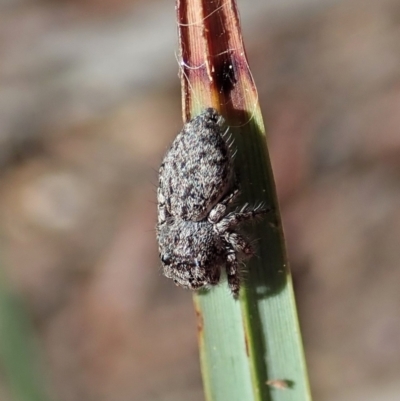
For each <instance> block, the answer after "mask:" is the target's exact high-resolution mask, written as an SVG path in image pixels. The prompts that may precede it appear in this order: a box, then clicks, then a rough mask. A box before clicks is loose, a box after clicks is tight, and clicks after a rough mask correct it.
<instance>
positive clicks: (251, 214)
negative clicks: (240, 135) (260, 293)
mask: <svg viewBox="0 0 400 401" xmlns="http://www.w3.org/2000/svg"><path fill="white" fill-rule="evenodd" d="M223 124H224V119H223V117H222V116H221V115H220V114H219V113H218V112H217V111H216V110H215V109H213V108H208V109H206V110H205V111H203V112H202V113H201V114H200V115H198V116H197V117H195V118H193V119H192V120H190V121H189V122H188V123H186V124H185V125H184V127H183V129H182V131H181V132H180V133H179V134H178V136H177V137H176V138H175V140H174V141H173V143H172V145H171V147H170V149H169V150H168V151H167V153H166V155H165V157H164V160H163V162H162V163H161V166H160V171H159V186H158V190H157V201H158V224H157V239H158V244H159V253H160V258H161V262H162V270H163V273H164V275H165V276H166V277H168V278H171V279H173V280H174V282H175V283H176V284H177V285H179V286H181V287H184V288H190V289H192V290H198V289H200V288H203V287H209V286H213V285H216V284H218V283H219V280H220V275H221V268H222V267H223V266H225V268H226V273H227V278H228V285H229V288H230V290H231V291H232V293H233V295H234V296H235V297H237V296H238V294H239V290H240V268H239V255H241V256H244V257H246V256H247V257H249V256H251V255H253V254H254V251H253V248H252V246H251V245H250V244H249V243H248V242H247V240H246V239H244V238H243V237H242V236H241V235H240V234H238V233H237V232H235V228H237V227H238V226H239V225H240V223H242V222H245V221H249V220H252V219H254V218H255V217H256V216H257V215H261V214H264V213H266V212H267V209H265V208H262V207H258V208H254V209H248V208H247V207H246V206H244V207H243V208H242V209H241V210H239V211H232V212H228V206H229V205H230V204H231V203H232V202H233V201H234V199H235V198H236V197H237V195H238V194H239V189H238V188H237V186H236V184H235V174H234V171H233V160H232V152H231V143H229V140H227V139H226V135H225V134H224V132H223V129H222V126H223Z"/></svg>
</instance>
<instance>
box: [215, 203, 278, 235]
mask: <svg viewBox="0 0 400 401" xmlns="http://www.w3.org/2000/svg"><path fill="white" fill-rule="evenodd" d="M270 211H271V209H270V208H265V207H262V206H260V207H257V208H255V209H253V210H247V211H246V210H245V207H244V208H242V210H241V211H238V212H231V213H229V214H227V215H226V216H225V217H224V218H223V219H220V220H219V221H218V222H217V223H216V224H215V227H214V229H215V230H216V231H217V232H219V233H224V232H226V231H228V230H231V229H232V228H234V227H236V226H238V225H239V224H240V223H242V222H244V221H249V220H254V219H255V218H256V217H257V216H259V215H262V214H266V213H268V212H270Z"/></svg>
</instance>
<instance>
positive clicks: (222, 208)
mask: <svg viewBox="0 0 400 401" xmlns="http://www.w3.org/2000/svg"><path fill="white" fill-rule="evenodd" d="M239 193H240V191H239V188H235V189H234V190H233V191H232V192H231V193H230V194H228V195H227V196H226V197H225V198H224V199H222V201H221V202H219V203H217V204H216V205H215V206H214V207H213V208H212V209H211V210H210V213H209V215H208V221H209V222H210V223H213V224H215V223H218V222H219V221H220V220H221V219H222V218H223V217H224V216H225V213H226V209H227V207H228V206H229V204H230V203H232V202H233V201H234V200H235V199H236V197H237V196H238V195H239Z"/></svg>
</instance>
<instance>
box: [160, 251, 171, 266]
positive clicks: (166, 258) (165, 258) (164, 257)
mask: <svg viewBox="0 0 400 401" xmlns="http://www.w3.org/2000/svg"><path fill="white" fill-rule="evenodd" d="M171 261H172V260H171V256H170V255H169V254H168V253H166V254H164V255H161V262H163V263H164V264H165V265H169V264H170V263H171Z"/></svg>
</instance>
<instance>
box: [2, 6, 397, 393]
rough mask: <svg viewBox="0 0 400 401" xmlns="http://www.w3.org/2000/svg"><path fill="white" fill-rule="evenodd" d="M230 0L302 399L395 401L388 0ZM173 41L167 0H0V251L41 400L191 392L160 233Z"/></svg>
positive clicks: (180, 317)
mask: <svg viewBox="0 0 400 401" xmlns="http://www.w3.org/2000/svg"><path fill="white" fill-rule="evenodd" d="M238 5H239V10H240V12H241V15H242V25H243V30H244V39H245V42H246V46H247V50H248V56H249V62H250V66H251V68H252V71H253V75H254V78H255V81H256V84H257V86H258V89H259V96H260V103H261V106H262V109H263V113H264V117H265V121H266V124H267V126H268V128H269V144H270V150H271V154H272V161H273V168H274V172H275V176H276V180H277V187H278V192H279V198H280V202H281V206H282V213H283V219H284V226H285V233H286V239H287V242H288V249H289V254H290V260H291V265H292V270H293V275H294V282H295V289H296V295H297V302H298V307H299V315H300V321H301V326H302V330H303V337H304V343H305V347H306V357H307V362H308V366H309V370H310V379H311V385H312V390H313V394H314V397H315V400H322V401H334V400H335V401H336V400H340V401H347V400H348V401H356V400H363V401H375V400H376V401H378V400H379V401H391V400H398V399H400V269H399V268H398V267H399V263H400V241H399V239H400V207H399V206H400V185H399V184H400V132H399V131H400V0H345V1H339V0H338V1H334V0H325V1H316V0H315V1H312V0H286V1H278V0H263V1H261V0H259V1H250V0H240V1H239V3H238ZM176 49H177V39H176V26H175V15H174V3H173V1H172V0H171V1H168V2H167V1H160V0H152V1H140V0H137V1H135V0H118V1H116V0H80V1H78V0H59V1H51V0H42V1H39V0H0V166H1V175H0V213H1V219H0V232H1V236H2V244H1V258H2V264H3V266H4V269H5V270H6V273H7V276H8V279H9V283H10V284H9V285H10V286H11V287H12V288H13V290H15V291H16V293H17V294H19V296H20V297H21V299H22V300H23V303H24V305H25V306H26V308H27V310H28V312H29V315H30V317H31V319H32V322H33V323H34V327H35V332H36V335H37V338H38V344H40V347H41V348H40V350H41V356H42V362H43V374H44V376H45V377H46V382H47V383H48V387H49V394H50V395H51V397H52V399H54V400H57V401H91V400H96V401H128V400H135V401H145V400H146V401H156V400H160V401H161V400H162V401H164V400H166V401H169V400H178V401H179V400H191V401H200V400H202V399H203V394H202V389H201V379H200V372H199V366H198V356H197V344H196V330H195V320H194V313H193V310H192V304H191V295H190V294H189V293H188V292H187V291H184V290H180V289H177V288H175V286H174V285H173V283H172V282H171V281H170V280H166V279H164V278H162V277H161V274H160V271H159V264H158V255H157V247H156V242H155V232H154V226H155V220H156V206H155V184H156V182H157V173H156V170H157V168H158V165H159V163H160V160H161V157H162V155H163V153H164V151H165V149H166V147H167V146H168V144H169V143H170V142H171V140H172V139H173V138H174V136H175V135H176V133H177V132H178V131H179V129H180V127H181V125H182V123H181V111H180V89H179V80H178V78H177V71H178V65H177V62H176V60H175V56H174V51H176ZM0 379H1V380H0V397H1V400H2V401H3V400H4V401H11V400H15V401H17V400H16V399H15V398H12V397H11V395H10V391H9V389H8V385H7V380H6V378H5V377H4V376H3V375H1V374H0Z"/></svg>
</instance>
